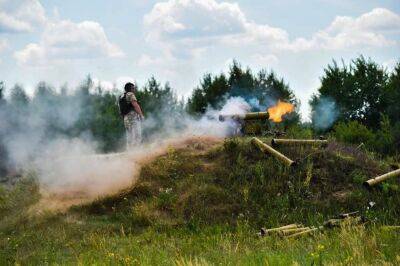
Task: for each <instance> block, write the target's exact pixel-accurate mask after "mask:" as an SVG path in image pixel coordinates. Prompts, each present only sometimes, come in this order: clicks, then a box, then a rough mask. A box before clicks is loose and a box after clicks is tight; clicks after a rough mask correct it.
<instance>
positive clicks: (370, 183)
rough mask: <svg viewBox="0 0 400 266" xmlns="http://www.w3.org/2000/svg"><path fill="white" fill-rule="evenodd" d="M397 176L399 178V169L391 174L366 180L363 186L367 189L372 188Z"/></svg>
mask: <svg viewBox="0 0 400 266" xmlns="http://www.w3.org/2000/svg"><path fill="white" fill-rule="evenodd" d="M397 176H400V169H397V170H394V171H392V172H389V173H386V174H384V175H381V176H377V177H375V178H372V179H370V180H367V181H365V182H364V185H365V186H367V187H372V186H375V185H376V184H379V183H382V182H383V181H385V180H387V179H389V178H392V177H397Z"/></svg>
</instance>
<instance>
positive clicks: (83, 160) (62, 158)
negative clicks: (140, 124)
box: [4, 97, 250, 209]
mask: <svg viewBox="0 0 400 266" xmlns="http://www.w3.org/2000/svg"><path fill="white" fill-rule="evenodd" d="M76 106H77V105H76V103H74V107H76ZM66 110H71V108H67V109H66ZM249 110H250V106H249V104H247V103H246V102H245V100H244V99H242V98H240V97H234V98H230V99H228V100H227V102H226V104H225V105H224V106H223V107H222V109H221V110H213V109H208V110H207V112H206V114H205V115H204V116H202V117H201V118H200V119H194V118H192V117H191V116H189V115H187V114H182V115H181V117H180V119H179V121H180V124H181V125H180V127H176V126H175V125H174V124H173V123H174V121H176V119H172V117H168V115H169V114H166V115H165V117H164V119H167V120H168V119H170V121H171V122H170V123H166V124H165V126H164V127H163V128H162V129H161V130H159V132H158V134H153V136H152V138H151V139H149V140H148V142H147V143H144V144H143V145H141V146H139V147H137V148H136V149H135V150H133V151H130V152H123V153H116V154H98V152H97V146H98V145H97V143H96V142H95V141H93V140H92V138H91V137H90V134H83V135H81V136H80V137H75V138H68V137H65V136H62V135H56V136H52V137H51V138H46V132H44V130H43V129H44V128H45V126H46V123H48V121H44V120H43V119H42V118H40V117H39V116H37V115H36V114H29V116H28V117H27V120H28V121H27V123H28V124H27V125H26V127H22V129H21V130H16V131H14V132H12V134H8V136H7V139H6V141H5V142H4V143H5V144H6V148H7V150H8V153H9V159H10V160H11V161H12V162H13V164H14V165H15V166H17V167H18V168H20V169H23V170H32V169H33V170H34V171H35V172H36V173H37V180H38V182H39V185H40V188H41V192H42V194H43V199H42V202H41V207H44V208H54V209H60V208H61V209H64V208H67V207H69V206H71V205H73V204H78V203H82V202H88V201H91V200H93V199H96V198H98V197H102V196H105V195H108V194H112V193H116V192H118V191H120V190H121V189H124V188H127V187H129V186H131V185H133V184H134V183H135V181H136V178H137V177H138V174H139V171H140V167H141V165H142V164H143V163H145V162H147V161H148V160H149V159H152V158H154V157H155V156H158V155H160V154H162V153H163V152H165V151H166V150H167V148H168V146H170V145H174V146H179V145H180V144H181V143H184V142H185V141H186V140H188V139H190V138H193V137H213V138H222V137H225V136H228V135H231V134H232V133H234V132H235V131H236V130H237V127H238V125H237V124H236V123H235V122H233V121H229V120H228V121H225V122H220V121H219V120H218V116H219V115H220V114H239V115H242V114H244V113H246V112H248V111H249ZM46 111H48V112H54V111H53V110H52V107H51V106H49V108H48V109H46ZM80 111H82V110H78V109H75V111H74V112H69V111H68V112H64V113H62V114H60V115H57V117H58V118H59V119H60V121H58V122H59V123H66V124H71V125H72V124H74V123H75V122H76V120H77V119H78V117H79V116H77V115H76V114H77V113H79V112H80ZM64 120H65V121H64ZM168 121H169V120H168ZM154 123H157V121H156V120H154V119H152V117H151V116H149V117H148V118H147V120H146V121H145V124H144V126H146V125H147V126H149V125H152V124H154Z"/></svg>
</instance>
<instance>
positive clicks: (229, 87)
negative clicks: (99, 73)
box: [0, 56, 400, 172]
mask: <svg viewBox="0 0 400 266" xmlns="http://www.w3.org/2000/svg"><path fill="white" fill-rule="evenodd" d="M399 72H400V62H398V63H397V64H396V66H395V67H394V70H393V71H388V70H387V69H386V68H384V67H382V66H380V65H379V64H377V63H376V62H374V61H372V60H371V59H366V58H364V57H363V56H360V57H358V58H356V59H354V60H352V61H351V62H350V63H349V64H348V65H346V64H345V63H344V62H342V63H341V64H339V63H337V62H336V61H333V62H332V63H331V64H329V65H328V66H327V67H325V69H324V73H323V75H322V77H321V78H320V79H321V86H320V87H319V88H318V91H317V93H316V94H315V95H313V96H312V98H311V100H310V102H309V104H310V105H311V110H312V112H311V122H310V123H302V122H301V120H300V115H299V113H298V110H299V106H300V102H299V100H298V99H297V98H296V96H295V94H294V93H293V91H292V90H291V88H290V86H289V85H288V83H286V82H285V81H284V79H283V78H281V77H278V76H277V75H276V74H275V73H274V72H273V71H266V70H261V71H259V72H257V73H253V71H252V70H251V69H250V68H244V67H242V66H241V65H240V64H239V63H238V62H236V61H233V63H232V65H231V66H230V69H229V71H228V73H220V74H216V75H214V74H210V73H209V74H205V75H204V76H203V77H202V79H201V80H200V84H199V85H198V86H197V87H196V88H194V90H193V92H192V94H191V96H190V97H189V98H188V99H187V100H186V101H185V100H183V99H178V97H177V95H176V94H175V92H174V90H173V88H172V87H171V86H170V85H169V84H168V83H166V84H161V83H160V82H158V81H157V80H156V79H155V78H154V77H152V78H150V79H149V80H148V81H147V82H146V83H145V84H144V85H143V86H142V87H141V88H140V89H139V90H138V92H137V95H136V96H137V98H138V101H139V102H140V103H141V105H142V108H143V110H144V112H145V114H147V115H148V117H149V119H151V120H152V121H153V123H147V124H148V125H147V126H146V128H145V132H144V134H145V135H146V136H147V137H150V136H151V135H152V134H156V133H157V132H160V131H162V130H163V128H165V126H166V124H179V123H177V122H178V121H179V118H180V117H181V116H183V115H190V116H192V117H194V118H196V117H200V116H201V115H202V114H204V113H205V112H206V111H207V110H208V109H210V108H214V109H218V108H221V107H222V106H223V105H224V103H225V102H226V100H227V99H228V98H229V97H235V96H240V97H242V98H244V99H245V100H246V101H247V102H248V103H249V104H250V106H251V108H252V111H264V110H266V108H268V107H270V106H272V105H275V104H276V102H277V101H278V100H279V99H280V100H284V101H286V102H290V103H292V104H294V105H295V106H296V111H295V112H293V113H292V114H290V115H288V116H287V117H286V119H285V124H286V126H291V125H297V126H300V127H303V128H309V129H310V130H312V131H313V132H315V134H320V133H330V134H333V135H334V136H335V137H337V138H338V139H339V140H342V141H346V142H350V143H361V142H363V143H365V145H367V147H368V148H370V149H372V150H376V151H378V152H380V153H383V154H398V151H399V148H400V104H399V102H400V77H399ZM6 89H7V90H9V95H10V96H9V97H7V98H6V97H5V96H4V92H5V90H6ZM71 91H72V90H70V88H68V87H67V86H62V87H61V88H58V89H56V88H54V87H53V86H51V85H50V84H48V83H46V82H40V83H39V84H38V85H37V86H36V88H35V91H34V94H33V97H28V95H27V94H26V92H25V90H24V88H23V86H22V85H19V84H15V85H14V86H13V87H11V88H6V85H5V83H4V82H0V116H1V117H0V119H1V121H2V122H1V123H2V126H1V127H0V137H1V139H0V157H1V158H0V160H1V161H2V162H4V161H6V158H7V154H6V151H5V150H6V149H5V143H4V142H6V141H7V140H8V139H9V137H10V136H11V135H12V134H15V132H20V131H27V130H31V131H37V130H38V129H37V126H38V125H40V134H39V135H40V138H39V139H38V140H36V141H37V142H41V141H46V139H49V138H52V137H54V136H60V135H61V136H65V137H82V136H88V137H90V138H93V139H94V140H95V141H96V142H97V143H98V144H99V147H98V148H99V151H102V152H110V151H115V150H119V149H121V148H122V147H123V143H124V137H123V136H124V127H123V121H122V119H121V117H120V115H119V113H118V108H117V105H116V103H117V101H118V97H119V95H120V94H121V93H122V88H113V89H112V90H104V88H102V87H101V86H94V84H93V80H92V79H91V77H90V76H88V77H87V78H86V79H85V80H84V81H82V83H81V84H80V85H79V86H78V88H75V90H73V92H71ZM149 114H150V115H149ZM34 127H36V128H34ZM1 168H2V169H1ZM0 171H3V172H4V165H3V166H0Z"/></svg>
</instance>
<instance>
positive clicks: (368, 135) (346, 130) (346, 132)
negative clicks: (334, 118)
mask: <svg viewBox="0 0 400 266" xmlns="http://www.w3.org/2000/svg"><path fill="white" fill-rule="evenodd" d="M334 136H335V137H336V139H337V140H339V141H342V142H346V143H352V144H360V143H364V144H365V145H367V146H370V145H371V144H372V143H373V142H374V138H375V136H374V133H373V132H372V131H371V130H369V129H368V128H367V127H366V126H364V125H362V124H361V123H359V122H357V121H350V122H348V123H344V122H340V123H338V124H337V125H336V126H335V127H334Z"/></svg>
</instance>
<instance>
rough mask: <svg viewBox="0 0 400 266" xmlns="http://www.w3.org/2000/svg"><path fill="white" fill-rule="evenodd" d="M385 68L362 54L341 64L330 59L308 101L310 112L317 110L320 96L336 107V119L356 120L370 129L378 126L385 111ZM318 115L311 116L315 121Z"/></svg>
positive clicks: (386, 77) (386, 76)
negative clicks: (330, 62)
mask: <svg viewBox="0 0 400 266" xmlns="http://www.w3.org/2000/svg"><path fill="white" fill-rule="evenodd" d="M387 81H388V75H387V73H386V70H385V69H383V68H382V67H381V66H379V65H378V64H377V63H375V62H373V61H372V60H371V59H368V60H367V59H365V58H364V57H363V56H360V57H359V58H357V59H355V60H352V61H351V63H350V65H349V66H346V65H345V64H344V63H343V66H342V67H340V66H338V64H337V63H336V61H333V63H332V64H330V65H328V67H327V68H326V69H325V70H324V75H323V76H322V78H321V87H320V88H319V89H318V94H317V95H314V96H313V98H312V99H311V101H310V104H311V109H312V112H314V114H315V112H316V111H317V109H318V105H319V104H320V103H321V100H322V99H331V100H333V101H334V102H335V104H336V106H337V112H338V114H337V116H338V117H337V118H338V119H337V120H338V121H348V120H357V121H359V122H361V123H362V124H364V125H366V126H368V127H370V128H379V122H380V118H381V114H382V113H385V98H384V91H385V88H386V85H387ZM317 117H318V114H316V116H313V117H312V119H313V120H314V121H313V123H315V119H316V118H317Z"/></svg>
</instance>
